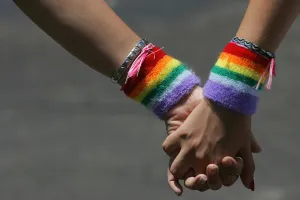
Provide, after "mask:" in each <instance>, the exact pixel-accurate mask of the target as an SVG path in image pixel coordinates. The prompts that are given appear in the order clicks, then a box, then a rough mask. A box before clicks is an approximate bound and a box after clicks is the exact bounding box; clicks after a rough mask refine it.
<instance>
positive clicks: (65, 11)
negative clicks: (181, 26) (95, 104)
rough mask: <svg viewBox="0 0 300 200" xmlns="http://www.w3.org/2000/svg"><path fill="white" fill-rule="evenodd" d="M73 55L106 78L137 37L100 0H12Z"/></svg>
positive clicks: (123, 57) (121, 60) (132, 45)
mask: <svg viewBox="0 0 300 200" xmlns="http://www.w3.org/2000/svg"><path fill="white" fill-rule="evenodd" d="M14 2H15V3H16V5H17V6H18V7H19V8H20V9H21V10H22V11H23V12H24V13H25V14H26V15H27V16H28V17H29V18H30V19H31V20H32V21H33V22H34V23H35V24H37V25H38V26H39V27H40V28H41V29H42V30H43V31H45V32H46V33H47V34H48V35H49V36H50V37H52V38H53V39H54V40H55V41H57V42H58V43H59V44H60V45H61V46H63V47H64V48H65V49H66V50H67V51H69V52H70V53H71V54H73V55H74V56H75V57H77V58H78V59H80V60H81V61H83V62H84V63H86V64H87V65H89V66H90V67H92V68H94V69H95V70H97V71H98V72H100V73H102V74H104V75H105V76H108V77H110V76H111V75H112V74H113V72H114V71H115V70H116V68H118V67H119V66H120V65H121V64H122V62H123V61H124V59H125V57H126V56H127V55H128V53H129V51H130V50H131V49H132V48H133V47H134V46H135V44H136V43H137V42H138V40H139V39H140V38H139V37H138V36H137V35H136V34H135V33H134V32H133V31H132V30H131V29H130V28H129V27H128V26H127V25H126V24H125V23H124V22H123V21H122V20H121V19H120V18H119V17H118V16H117V15H116V14H115V13H114V12H113V10H112V9H111V8H110V7H109V6H108V5H107V4H106V3H105V2H104V1H103V0H84V1H83V0H64V1H56V0H14Z"/></svg>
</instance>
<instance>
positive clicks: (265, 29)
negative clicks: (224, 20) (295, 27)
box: [236, 0, 300, 52]
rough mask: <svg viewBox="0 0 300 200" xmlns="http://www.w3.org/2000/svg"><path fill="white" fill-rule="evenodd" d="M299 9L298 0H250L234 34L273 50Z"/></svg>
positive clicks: (299, 2) (299, 3)
mask: <svg viewBox="0 0 300 200" xmlns="http://www.w3.org/2000/svg"><path fill="white" fill-rule="evenodd" d="M299 11H300V1H299V0H250V2H249V5H248V8H247V11H246V13H245V16H244V18H243V20H242V23H241V25H240V27H239V29H238V31H237V34H236V35H237V36H238V37H240V38H244V39H246V40H248V41H251V42H253V43H255V44H257V45H259V46H260V47H261V48H263V49H265V50H267V51H271V52H275V51H276V49H277V48H278V47H279V45H280V43H281V41H282V39H283V38H284V36H285V34H286V33H287V31H288V30H289V28H290V27H291V25H292V24H293V22H294V21H295V19H296V17H297V16H298V14H299Z"/></svg>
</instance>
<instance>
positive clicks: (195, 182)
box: [184, 174, 209, 192]
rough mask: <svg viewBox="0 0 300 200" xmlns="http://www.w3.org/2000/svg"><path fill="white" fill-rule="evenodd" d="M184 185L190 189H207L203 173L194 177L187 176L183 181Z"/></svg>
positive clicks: (201, 190)
mask: <svg viewBox="0 0 300 200" xmlns="http://www.w3.org/2000/svg"><path fill="white" fill-rule="evenodd" d="M184 185H185V187H187V188H189V189H191V190H198V191H200V192H204V191H206V190H208V189H209V187H208V184H207V176H206V175H205V174H198V175H197V176H196V177H189V178H187V179H186V180H185V181H184Z"/></svg>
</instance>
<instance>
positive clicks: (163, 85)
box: [121, 46, 200, 119]
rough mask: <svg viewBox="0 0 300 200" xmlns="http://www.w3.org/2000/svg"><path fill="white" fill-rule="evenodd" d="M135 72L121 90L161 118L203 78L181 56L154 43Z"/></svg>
mask: <svg viewBox="0 0 300 200" xmlns="http://www.w3.org/2000/svg"><path fill="white" fill-rule="evenodd" d="M146 53H147V56H146V57H145V59H144V60H143V62H142V63H141V66H140V69H139V71H138V72H137V74H136V75H135V76H131V77H129V78H128V79H127V81H126V82H125V84H124V85H123V86H122V88H121V90H123V91H124V93H125V94H126V95H127V96H128V97H130V98H131V99H133V100H135V101H137V102H139V103H141V104H143V105H144V106H146V107H147V108H148V109H150V110H152V111H153V112H154V113H155V115H156V116H158V117H159V118H160V119H162V118H163V117H164V116H165V114H166V113H167V112H168V111H169V110H170V109H172V108H173V107H174V106H175V105H176V104H177V103H178V102H179V101H180V100H181V99H182V98H183V97H184V96H185V95H187V94H188V93H190V92H191V90H192V89H193V88H194V87H195V86H197V85H200V79H199V78H198V77H197V76H196V75H195V74H194V73H193V72H192V71H191V70H190V69H188V67H187V66H186V65H185V64H183V63H182V62H180V61H179V60H177V59H175V58H173V57H171V56H169V55H167V54H166V53H165V52H164V51H163V50H162V49H160V48H158V47H156V46H153V48H152V49H151V51H147V52H146Z"/></svg>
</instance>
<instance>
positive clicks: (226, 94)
mask: <svg viewBox="0 0 300 200" xmlns="http://www.w3.org/2000/svg"><path fill="white" fill-rule="evenodd" d="M203 95H204V96H205V97H206V98H208V99H210V100H212V101H214V102H215V103H217V104H218V105H220V106H222V107H225V108H228V109H230V110H233V111H236V112H239V113H242V114H245V115H252V114H254V113H255V111H256V105H257V102H258V98H257V97H255V96H253V95H251V94H247V93H243V92H239V91H237V90H235V89H233V88H229V87H226V86H224V85H222V84H219V83H216V82H213V81H211V80H208V81H207V82H206V84H205V86H204V88H203Z"/></svg>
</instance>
